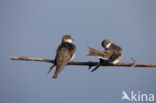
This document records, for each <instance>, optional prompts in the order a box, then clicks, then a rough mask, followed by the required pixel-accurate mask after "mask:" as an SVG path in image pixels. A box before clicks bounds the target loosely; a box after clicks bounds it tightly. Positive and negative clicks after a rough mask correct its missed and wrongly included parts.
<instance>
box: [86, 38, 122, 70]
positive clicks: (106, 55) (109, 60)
mask: <svg viewBox="0 0 156 103" xmlns="http://www.w3.org/2000/svg"><path fill="white" fill-rule="evenodd" d="M101 45H102V47H104V51H100V50H96V49H94V48H91V47H89V54H88V55H87V56H90V57H96V58H99V62H98V64H97V65H96V66H95V68H94V69H93V70H92V71H91V72H93V71H95V70H96V69H97V68H99V67H100V66H101V65H102V64H106V65H108V64H117V63H118V62H119V61H120V59H121V56H122V49H121V47H119V46H117V45H116V44H114V43H111V41H110V40H108V39H106V40H103V41H102V43H101Z"/></svg>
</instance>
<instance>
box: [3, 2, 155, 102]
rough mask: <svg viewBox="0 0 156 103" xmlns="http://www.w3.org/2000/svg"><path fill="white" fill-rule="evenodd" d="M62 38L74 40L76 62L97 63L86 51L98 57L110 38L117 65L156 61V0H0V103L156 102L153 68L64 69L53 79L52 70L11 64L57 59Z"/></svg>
mask: <svg viewBox="0 0 156 103" xmlns="http://www.w3.org/2000/svg"><path fill="white" fill-rule="evenodd" d="M64 34H71V35H72V36H73V38H74V39H75V41H74V44H75V45H76V46H77V54H76V57H75V59H74V61H89V60H91V61H98V60H97V59H94V58H89V57H87V56H86V54H87V53H88V46H91V47H93V48H96V49H99V50H103V48H102V47H101V41H102V40H104V39H110V40H111V41H112V42H114V43H116V44H118V45H120V46H121V47H122V48H123V59H122V60H121V62H132V60H131V59H130V58H131V57H135V58H136V60H137V62H149V63H153V62H156V54H155V53H156V46H155V44H156V1H155V0H0V50H1V52H0V57H1V58H0V61H1V62H0V103H120V102H121V100H120V99H121V97H122V91H123V90H124V91H126V92H127V93H129V92H130V91H132V90H133V91H135V92H138V91H140V92H141V93H153V94H154V95H155V96H156V68H146V67H144V68H130V67H101V68H99V69H98V70H97V71H96V72H94V73H91V72H90V70H88V67H87V66H67V67H66V68H65V69H64V71H63V72H62V73H61V74H60V75H59V77H58V79H56V80H54V79H51V77H52V75H53V73H54V71H53V72H52V73H50V74H49V75H47V72H48V70H49V67H50V66H51V64H48V63H42V62H26V61H11V60H9V59H8V57H10V56H27V57H41V58H47V59H54V57H55V54H56V49H57V46H58V45H59V44H60V42H61V39H62V36H63V35H64ZM122 103H129V102H127V101H123V102H122Z"/></svg>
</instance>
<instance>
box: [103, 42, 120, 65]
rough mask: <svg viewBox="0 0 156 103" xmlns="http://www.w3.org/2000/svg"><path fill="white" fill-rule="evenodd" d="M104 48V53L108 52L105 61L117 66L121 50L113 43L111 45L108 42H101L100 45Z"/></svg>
mask: <svg viewBox="0 0 156 103" xmlns="http://www.w3.org/2000/svg"><path fill="white" fill-rule="evenodd" d="M101 45H102V46H103V47H104V48H105V51H104V52H108V54H107V55H109V57H108V58H106V60H108V61H109V62H111V63H113V64H117V63H118V62H119V61H120V60H121V56H122V49H121V47H119V46H117V45H116V44H114V43H111V42H110V40H103V41H102V44H101Z"/></svg>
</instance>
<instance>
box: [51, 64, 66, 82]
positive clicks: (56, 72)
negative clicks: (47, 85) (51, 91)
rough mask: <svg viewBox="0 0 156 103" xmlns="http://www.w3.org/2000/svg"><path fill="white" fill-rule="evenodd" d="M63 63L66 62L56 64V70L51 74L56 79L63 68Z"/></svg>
mask: <svg viewBox="0 0 156 103" xmlns="http://www.w3.org/2000/svg"><path fill="white" fill-rule="evenodd" d="M65 65H66V64H64V65H58V66H57V67H56V71H55V73H54V75H53V76H52V78H53V79H56V78H57V77H58V75H59V74H60V73H61V72H62V70H63V68H64V66H65Z"/></svg>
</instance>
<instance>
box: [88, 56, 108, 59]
mask: <svg viewBox="0 0 156 103" xmlns="http://www.w3.org/2000/svg"><path fill="white" fill-rule="evenodd" d="M91 57H94V58H99V59H103V60H108V58H103V57H100V56H91Z"/></svg>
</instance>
